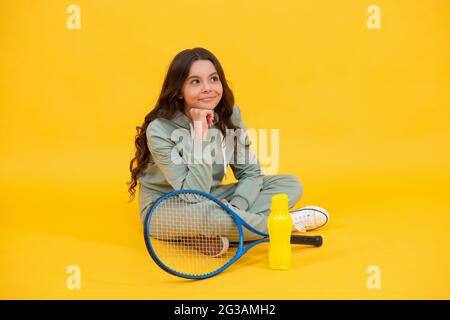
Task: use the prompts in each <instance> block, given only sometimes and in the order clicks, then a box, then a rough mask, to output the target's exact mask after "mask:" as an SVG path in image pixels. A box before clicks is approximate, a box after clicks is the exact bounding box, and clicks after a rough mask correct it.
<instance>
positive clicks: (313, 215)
mask: <svg viewBox="0 0 450 320" xmlns="http://www.w3.org/2000/svg"><path fill="white" fill-rule="evenodd" d="M290 214H291V217H292V222H293V224H294V227H295V229H297V231H300V232H306V231H309V230H314V229H317V228H320V227H322V226H324V225H325V224H326V223H327V222H328V220H330V215H329V214H328V211H327V210H325V209H324V208H321V207H317V206H306V207H303V208H300V209H297V210H294V211H291V212H290Z"/></svg>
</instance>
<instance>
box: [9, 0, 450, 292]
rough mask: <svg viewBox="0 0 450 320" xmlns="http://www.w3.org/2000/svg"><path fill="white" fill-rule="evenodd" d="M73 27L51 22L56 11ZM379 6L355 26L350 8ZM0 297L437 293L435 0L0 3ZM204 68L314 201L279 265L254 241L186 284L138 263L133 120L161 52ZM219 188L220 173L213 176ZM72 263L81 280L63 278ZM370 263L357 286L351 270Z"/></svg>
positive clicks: (444, 230) (440, 268)
mask: <svg viewBox="0 0 450 320" xmlns="http://www.w3.org/2000/svg"><path fill="white" fill-rule="evenodd" d="M71 4H76V5H78V6H79V7H80V9H81V29H80V30H69V29H68V28H67V27H66V20H67V19H68V17H69V16H70V14H68V13H66V9H67V7H68V6H69V5H71ZM371 4H376V5H378V6H379V7H380V8H381V30H369V29H368V28H367V27H366V20H367V18H368V17H369V14H368V13H367V12H366V10H367V7H368V6H369V5H371ZM0 12H1V17H0V30H1V31H0V32H1V34H0V35H1V50H0V57H1V60H0V63H1V65H0V73H1V80H0V81H1V82H0V88H1V95H0V103H1V113H0V130H1V135H0V136H1V149H0V170H1V171H0V172H1V173H0V174H1V180H0V194H1V202H0V210H1V224H0V228H1V229H0V237H1V246H0V250H1V268H0V297H1V298H13V299H14V298H20V299H22V298H38V299H40V298H46V299H47V298H56V299H90V298H100V299H102V298H123V299H187V298H190V299H316V298H324V299H332V298H343V299H347V298H348V299H356V298H361V299H383V298H388V299H390V298H394V299H399V298H412V299H419V298H425V299H430V298H439V299H442V298H446V299H448V298H450V276H449V275H448V271H449V270H450V263H449V262H450V261H449V260H450V249H449V248H450V246H449V245H450V243H449V230H450V217H449V216H450V202H449V197H450V194H449V182H450V179H449V178H450V166H449V165H450V152H449V142H450V127H449V119H450V104H449V102H450V99H449V83H450V82H449V76H450V74H449V71H450V70H449V61H450V55H449V44H450V42H449V35H450V3H449V2H448V1H447V0H432V1H431V0H415V1H406V0H404V1H399V0H396V1H382V0H377V1H363V0H346V1H294V0H291V1H286V0H281V1H261V0H258V1H256V0H254V1H248V0H247V1H244V0H235V1H230V0H221V1H219V0H218V1H210V2H205V1H196V0H189V1H187V0H186V1H181V0H177V1H173V0H171V1H165V2H164V1H144V0H141V1H136V0H133V1H109V0H108V1H107V0H103V1H100V0H95V1H87V0H74V1H63V0H59V1H58V0H47V1H44V0H41V1H24V0H17V1H16V0H15V1H1V4H0ZM196 46H201V47H205V48H207V49H209V50H210V51H212V52H213V53H214V54H215V55H216V56H217V57H218V59H219V60H220V61H221V63H222V66H223V68H224V70H225V73H226V75H227V77H228V79H229V82H230V85H231V88H232V89H233V91H234V93H235V97H236V103H237V104H238V105H239V106H240V107H241V111H242V113H243V116H244V121H245V122H246V124H247V126H248V127H249V128H265V129H270V128H279V129H280V170H279V173H289V174H294V175H296V176H298V177H299V178H300V180H301V181H302V183H303V186H304V188H305V193H304V196H303V198H302V199H301V200H300V202H299V203H298V204H297V206H296V207H301V206H304V205H310V204H313V205H319V206H323V207H325V208H327V209H328V211H329V212H330V214H331V221H330V223H329V224H328V225H327V226H326V227H324V228H323V229H320V230H317V231H316V232H314V233H312V234H321V235H322V236H323V237H324V239H325V245H324V246H323V247H322V248H319V249H316V248H306V247H302V248H297V249H295V250H294V253H293V267H292V269H291V270H290V271H286V272H282V271H271V270H269V269H268V268H267V245H261V246H258V247H256V248H255V249H252V250H251V251H250V252H249V253H248V254H247V255H245V256H244V257H242V258H241V259H240V260H239V261H238V262H237V263H236V264H235V265H233V266H232V267H231V268H230V269H228V270H227V271H226V272H224V273H222V274H220V275H219V276H217V277H215V278H212V279H209V280H205V281H186V280H183V279H178V278H175V277H173V276H170V275H168V274H166V273H164V272H163V271H162V270H160V269H159V268H158V267H157V266H156V265H155V264H154V263H153V261H152V260H151V258H150V257H149V255H148V253H147V251H146V248H145V244H144V241H143V236H142V228H141V225H140V222H139V218H138V205H137V199H136V200H135V201H133V202H132V203H127V200H128V193H127V185H126V184H125V183H126V182H127V181H128V180H129V171H128V166H129V161H130V160H131V157H132V155H133V153H134V135H135V127H136V126H138V125H141V124H142V121H143V119H144V116H145V115H146V114H147V113H148V112H149V111H150V109H151V108H152V106H153V105H154V103H155V102H156V99H157V97H158V94H159V92H160V88H161V85H162V81H163V79H164V76H165V72H166V70H167V67H168V64H169V63H170V61H171V59H172V58H173V57H174V56H175V54H177V53H178V52H179V51H181V50H184V49H186V48H192V47H196ZM231 181H233V180H231ZM70 265H77V266H79V267H80V269H81V289H80V290H69V289H68V288H67V286H66V281H67V279H68V277H69V274H68V273H67V272H66V270H67V267H68V266H70ZM370 265H377V266H379V267H380V268H381V289H379V290H369V289H368V287H367V285H366V281H367V279H368V277H369V276H370V275H369V274H368V273H367V267H368V266H370Z"/></svg>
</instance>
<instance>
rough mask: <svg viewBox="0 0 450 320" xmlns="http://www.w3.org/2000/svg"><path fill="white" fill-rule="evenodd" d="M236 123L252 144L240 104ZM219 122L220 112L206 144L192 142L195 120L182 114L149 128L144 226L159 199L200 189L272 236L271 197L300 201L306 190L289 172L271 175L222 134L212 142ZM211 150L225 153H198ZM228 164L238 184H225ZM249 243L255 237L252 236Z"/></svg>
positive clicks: (141, 191)
mask: <svg viewBox="0 0 450 320" xmlns="http://www.w3.org/2000/svg"><path fill="white" fill-rule="evenodd" d="M231 120H232V122H233V123H234V124H235V125H236V126H238V127H240V128H242V129H243V130H244V135H243V136H242V139H243V140H242V141H245V142H247V143H248V142H249V140H248V136H247V135H246V134H245V129H246V127H245V125H244V123H243V121H242V117H241V113H240V110H239V107H238V106H235V107H234V110H233V115H232V117H231ZM217 121H218V115H217V114H215V116H214V125H213V127H212V128H211V129H209V130H208V136H207V137H206V138H205V139H204V140H198V139H193V138H192V133H193V131H192V130H193V126H192V120H191V119H190V118H189V117H187V116H186V115H185V114H184V113H183V112H181V111H177V113H176V114H175V117H174V118H173V119H171V120H166V119H162V118H158V119H156V120H154V121H152V122H151V123H150V124H149V126H148V127H147V131H146V135H147V145H148V148H149V150H150V152H151V154H152V157H151V161H150V162H149V164H148V166H147V167H146V169H145V170H144V172H143V174H142V175H141V176H140V177H139V182H140V184H139V209H140V217H141V221H142V222H143V221H144V218H145V215H146V214H147V212H148V211H149V209H150V207H151V204H152V203H153V202H155V201H156V200H157V199H158V198H159V197H160V196H162V195H164V194H166V193H168V192H171V191H173V190H180V189H196V190H200V191H204V192H207V193H210V194H212V195H213V196H215V197H217V198H225V199H227V200H228V201H229V202H230V203H231V204H232V205H233V206H234V207H235V208H236V210H235V211H236V213H237V214H238V215H239V216H240V217H241V218H243V219H244V220H245V221H246V222H247V223H248V224H250V225H251V226H252V227H254V228H255V229H257V230H260V231H262V232H266V233H267V218H268V215H269V213H270V205H271V200H272V196H273V195H275V194H278V193H285V194H287V195H288V197H289V208H291V207H293V206H294V205H295V204H296V203H297V201H298V200H299V199H300V197H301V195H302V194H303V188H302V185H301V183H300V181H299V180H298V178H297V177H295V176H292V175H284V174H279V175H267V176H266V175H264V174H263V173H262V171H261V167H260V164H259V161H258V160H257V159H256V156H255V155H254V154H253V153H252V152H251V150H250V148H244V147H239V144H238V148H237V154H235V153H234V148H233V146H230V145H223V144H222V143H221V141H222V140H221V139H220V137H221V136H220V137H219V136H215V137H214V138H213V136H214V135H215V134H217V132H219V131H218V130H213V128H214V129H218V126H217ZM180 137H181V138H180ZM195 144H197V145H195ZM195 146H197V147H198V146H199V147H200V148H196V147H195ZM240 146H242V145H240ZM208 147H209V148H210V149H208ZM211 149H214V150H215V151H217V150H221V151H222V152H203V153H202V152H200V153H199V152H198V150H211ZM233 157H234V158H233ZM230 159H234V161H233V160H230ZM239 159H241V160H239ZM242 159H243V160H242ZM238 160H239V161H238ZM227 165H230V167H231V169H232V171H233V174H234V176H235V177H236V180H237V181H238V182H237V183H232V184H227V185H221V184H220V182H221V181H222V179H223V177H224V175H225V173H226V167H227ZM246 234H247V233H246ZM254 238H255V239H256V238H258V237H254ZM246 240H252V239H251V238H250V236H249V237H246Z"/></svg>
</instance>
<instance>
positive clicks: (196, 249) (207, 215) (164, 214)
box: [144, 190, 322, 279]
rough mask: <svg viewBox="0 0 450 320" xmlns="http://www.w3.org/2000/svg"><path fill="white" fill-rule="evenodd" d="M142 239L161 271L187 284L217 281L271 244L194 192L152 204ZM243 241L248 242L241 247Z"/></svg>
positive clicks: (312, 240)
mask: <svg viewBox="0 0 450 320" xmlns="http://www.w3.org/2000/svg"><path fill="white" fill-rule="evenodd" d="M144 237H145V244H146V246H147V250H148V252H149V253H150V255H151V257H152V258H153V260H154V261H155V262H156V264H157V265H158V266H159V267H161V268H162V269H163V270H165V271H167V272H168V273H170V274H172V275H175V276H178V277H183V278H188V279H205V278H209V277H212V276H215V275H217V274H218V273H220V272H222V271H224V270H225V269H227V268H228V267H229V266H230V265H231V264H233V263H234V262H236V261H237V260H238V259H239V258H240V257H241V256H242V255H244V254H245V253H246V252H247V251H248V250H249V249H251V248H253V247H254V246H255V245H258V244H261V243H264V242H268V241H269V238H268V237H269V235H268V234H266V233H264V232H261V231H258V230H256V229H254V228H253V227H252V226H250V225H249V224H248V223H246V222H245V221H244V220H243V219H242V218H240V217H239V216H238V215H237V214H236V213H235V212H234V211H233V210H232V208H230V207H229V206H228V205H226V204H225V203H223V202H222V201H220V200H219V199H217V198H216V197H214V196H212V195H210V194H208V193H205V192H202V191H198V190H176V191H172V192H170V193H168V194H165V195H163V196H161V197H160V198H159V199H158V200H156V202H155V203H154V204H153V205H152V207H151V209H150V210H149V212H148V213H147V215H146V218H145V220H144ZM244 239H245V240H246V241H247V240H248V239H250V240H252V241H251V242H250V244H248V245H247V246H246V247H244ZM247 242H248V241H247ZM291 243H293V244H307V245H313V246H316V247H319V246H321V245H322V237H320V236H291Z"/></svg>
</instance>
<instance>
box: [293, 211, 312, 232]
mask: <svg viewBox="0 0 450 320" xmlns="http://www.w3.org/2000/svg"><path fill="white" fill-rule="evenodd" d="M292 220H293V223H294V226H295V227H296V228H297V229H299V231H306V228H308V227H314V226H315V219H314V215H313V214H311V213H309V212H307V213H299V214H294V215H293V219H292Z"/></svg>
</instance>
